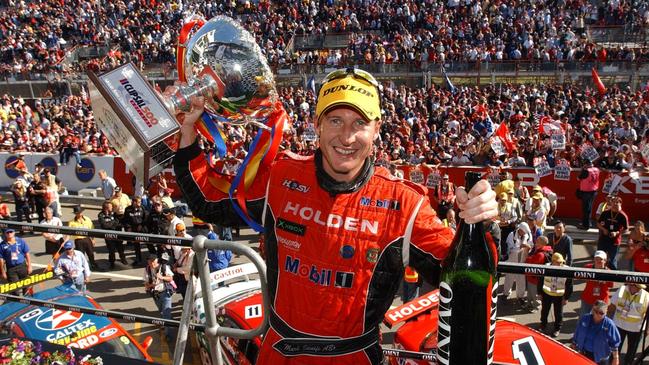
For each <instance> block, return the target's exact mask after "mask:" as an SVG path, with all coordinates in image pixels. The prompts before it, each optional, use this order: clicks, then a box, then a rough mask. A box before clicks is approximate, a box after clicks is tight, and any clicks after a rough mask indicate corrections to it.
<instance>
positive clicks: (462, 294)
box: [437, 172, 498, 365]
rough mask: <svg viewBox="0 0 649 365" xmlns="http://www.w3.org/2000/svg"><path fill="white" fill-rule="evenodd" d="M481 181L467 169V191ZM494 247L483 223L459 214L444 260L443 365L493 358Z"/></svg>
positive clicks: (440, 328)
mask: <svg viewBox="0 0 649 365" xmlns="http://www.w3.org/2000/svg"><path fill="white" fill-rule="evenodd" d="M479 180H480V173H479V172H467V173H466V176H465V186H466V191H467V192H468V191H470V190H471V188H472V187H473V186H474V185H475V184H476V183H477V182H478V181H479ZM497 265H498V249H497V247H496V244H495V243H494V240H493V237H492V236H491V234H490V233H488V232H487V231H486V227H485V226H484V224H483V222H480V223H475V224H468V223H466V222H465V221H464V220H463V219H460V222H459V225H458V229H457V232H456V234H455V238H454V239H453V243H452V244H451V250H450V252H449V255H448V256H447V257H446V259H445V260H444V261H443V262H442V272H441V282H440V289H439V326H438V332H437V360H438V362H439V363H440V364H444V365H467V364H471V365H479V364H491V363H492V362H493V351H494V332H495V329H496V299H497V297H496V290H497V287H498V281H497V278H496V267H497Z"/></svg>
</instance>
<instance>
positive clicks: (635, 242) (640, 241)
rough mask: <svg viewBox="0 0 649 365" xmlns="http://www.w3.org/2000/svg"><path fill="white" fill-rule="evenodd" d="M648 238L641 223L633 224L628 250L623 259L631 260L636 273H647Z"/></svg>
mask: <svg viewBox="0 0 649 365" xmlns="http://www.w3.org/2000/svg"><path fill="white" fill-rule="evenodd" d="M648 242H649V237H648V236H647V232H645V231H644V223H642V221H637V222H635V224H634V226H633V231H631V234H629V248H628V249H627V251H626V253H625V254H624V258H625V259H628V260H631V265H632V267H633V270H635V271H638V272H649V248H647V243H648Z"/></svg>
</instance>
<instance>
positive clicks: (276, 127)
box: [230, 109, 287, 233]
mask: <svg viewBox="0 0 649 365" xmlns="http://www.w3.org/2000/svg"><path fill="white" fill-rule="evenodd" d="M281 110H282V111H281V112H282V113H283V115H281V116H279V117H277V118H273V117H271V118H269V119H268V120H267V122H266V125H268V126H269V127H271V131H270V132H268V131H266V130H263V129H260V130H259V131H258V132H257V135H256V136H255V139H254V140H253V141H252V144H251V145H250V148H249V152H248V155H247V156H246V158H245V159H244V161H243V163H242V164H241V167H240V168H239V171H238V172H237V175H236V176H235V178H234V180H233V181H232V185H231V186H230V199H231V200H232V205H233V207H234V210H235V211H236V212H237V214H239V216H240V217H241V218H243V220H244V221H245V222H246V223H247V224H248V225H249V226H250V227H251V228H252V229H254V230H255V231H257V232H260V233H261V232H263V231H264V227H263V226H262V225H260V224H259V223H257V222H255V221H254V220H253V219H252V218H251V217H250V215H249V213H248V208H247V207H246V195H247V192H248V189H249V188H250V186H251V185H252V182H253V181H254V179H255V177H256V176H257V172H258V171H259V169H260V168H261V169H262V170H263V169H267V168H269V167H270V164H271V163H272V162H273V161H274V160H275V157H276V156H277V151H278V149H279V144H280V142H281V140H282V134H283V133H284V123H285V122H286V118H287V117H286V114H285V113H284V112H283V109H281ZM269 124H271V125H269ZM261 223H262V224H263V222H261Z"/></svg>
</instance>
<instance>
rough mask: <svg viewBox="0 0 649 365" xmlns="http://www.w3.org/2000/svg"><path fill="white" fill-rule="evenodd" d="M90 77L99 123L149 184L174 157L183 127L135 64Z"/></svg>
mask: <svg viewBox="0 0 649 365" xmlns="http://www.w3.org/2000/svg"><path fill="white" fill-rule="evenodd" d="M88 76H89V77H90V80H91V81H92V82H90V83H88V85H89V87H88V88H89V93H90V100H91V103H92V109H93V114H94V116H95V122H96V123H97V125H98V126H99V128H100V130H101V131H102V132H103V133H104V134H105V135H106V137H107V138H108V140H109V141H110V143H111V145H112V147H113V148H115V150H116V151H117V152H118V153H119V154H120V156H121V157H122V159H123V160H124V162H125V163H126V166H127V167H128V168H129V169H130V170H131V172H133V173H134V174H135V176H136V178H137V179H138V181H141V182H143V183H146V180H148V178H149V177H150V176H154V175H156V174H158V173H159V172H161V171H162V170H163V169H164V168H165V166H166V165H167V164H168V163H169V162H170V161H171V159H172V158H173V155H174V153H175V151H176V147H177V141H176V134H177V133H178V131H179V130H180V125H179V124H178V122H177V121H176V119H175V118H174V116H173V115H172V114H171V113H170V112H169V110H168V109H167V107H166V106H165V104H166V102H164V101H163V100H161V99H160V98H159V97H158V95H157V93H156V91H155V90H154V89H153V88H152V87H151V85H150V84H149V83H148V82H147V81H146V80H145V79H144V77H142V75H141V74H140V73H139V72H138V70H137V68H136V67H135V65H133V64H132V63H127V64H125V65H122V66H119V67H117V68H115V69H113V70H110V71H108V72H105V73H103V74H99V75H97V74H94V73H93V72H89V73H88Z"/></svg>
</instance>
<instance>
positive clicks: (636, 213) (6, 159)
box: [0, 153, 649, 222]
mask: <svg viewBox="0 0 649 365" xmlns="http://www.w3.org/2000/svg"><path fill="white" fill-rule="evenodd" d="M16 156H17V155H16V154H9V153H0V162H2V163H3V166H5V168H4V169H2V172H0V187H3V188H5V189H7V188H9V186H10V185H11V184H12V183H13V181H14V179H15V178H16V177H17V176H18V173H17V172H16V171H15V170H13V169H11V168H8V167H7V165H11V162H12V161H15V159H16ZM58 161H59V156H58V154H47V153H32V154H25V163H26V164H27V167H28V168H29V170H30V171H33V170H34V166H35V165H36V163H38V162H41V163H42V164H43V165H44V166H45V167H48V168H50V169H52V170H53V171H54V173H55V175H56V176H57V177H58V178H59V179H60V180H61V181H62V182H63V185H64V186H65V187H67V188H68V190H69V191H70V192H77V191H79V190H81V189H84V188H96V187H99V186H100V185H101V181H100V179H99V176H98V175H97V172H98V171H99V170H101V169H104V170H106V172H107V173H108V175H109V176H113V177H114V178H115V181H116V182H117V184H118V185H119V186H121V187H122V189H124V191H125V192H126V193H127V194H133V192H134V178H133V174H131V173H130V172H129V171H128V170H127V169H126V165H125V164H124V161H123V160H122V159H121V158H119V157H113V156H93V155H82V159H81V167H77V166H75V162H74V158H72V159H71V160H70V163H69V164H68V165H67V166H58V165H57V162H58ZM398 168H399V169H400V170H401V171H403V174H404V177H405V178H406V179H408V180H412V181H414V182H417V183H420V184H422V185H424V186H426V187H428V188H429V196H430V198H431V202H432V204H433V206H434V207H436V206H437V203H436V201H435V194H434V192H433V189H431V187H432V186H434V185H435V184H436V183H438V181H439V179H441V175H444V174H448V175H449V178H450V181H451V182H453V183H454V184H455V185H456V186H457V185H462V183H463V182H464V173H465V172H466V171H482V172H484V173H485V174H486V176H485V178H487V179H488V180H489V181H490V182H492V183H496V182H497V179H498V176H497V172H495V173H490V170H489V169H488V168H487V167H440V168H439V169H437V170H433V169H431V168H430V167H428V166H425V165H418V166H410V165H402V166H398ZM504 171H508V172H510V173H511V174H512V175H513V176H518V177H520V178H521V180H522V181H523V185H525V186H527V187H529V188H530V190H531V188H532V187H533V186H535V185H541V186H544V187H547V188H548V189H550V190H552V191H554V192H555V193H556V194H557V196H558V208H557V214H556V216H558V217H569V218H580V217H581V201H580V200H579V199H577V197H576V195H575V191H576V190H577V188H578V187H579V180H578V179H577V176H578V175H579V172H580V170H577V169H576V170H571V171H570V172H569V174H568V173H567V171H565V172H566V173H565V174H564V175H563V176H557V175H555V174H554V173H550V174H549V175H547V176H544V177H541V178H539V177H538V175H537V172H536V171H535V170H534V169H533V168H516V169H505V170H504ZM162 174H163V175H164V177H165V179H166V180H167V186H168V187H170V188H172V189H173V190H174V192H173V194H172V196H173V197H174V198H176V199H178V198H180V197H181V194H180V189H178V186H177V184H176V176H175V174H174V172H173V169H172V168H167V169H165V170H164V171H163V172H162ZM614 176H618V178H617V179H615V180H616V182H617V181H619V184H617V188H616V189H617V194H618V195H619V196H621V197H622V199H623V204H622V209H623V210H624V211H625V212H626V213H627V215H628V216H629V219H630V220H631V221H635V220H643V221H645V222H646V221H649V209H647V208H646V204H647V203H649V173H644V172H643V173H640V174H639V175H638V176H635V177H632V176H629V174H628V173H618V174H617V175H614V174H612V173H609V172H605V171H603V172H602V173H601V174H600V179H601V181H600V192H599V193H598V194H597V198H596V200H595V206H594V208H593V210H595V208H596V207H597V205H598V204H599V203H600V202H602V201H603V200H604V198H605V197H606V193H603V192H602V191H601V190H602V189H604V188H605V186H606V181H607V180H608V179H610V180H613V179H612V178H613V177H614ZM147 185H148V187H149V189H150V192H151V193H153V194H156V193H157V192H158V189H157V177H154V178H153V179H152V181H151V182H150V183H148V184H147Z"/></svg>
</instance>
